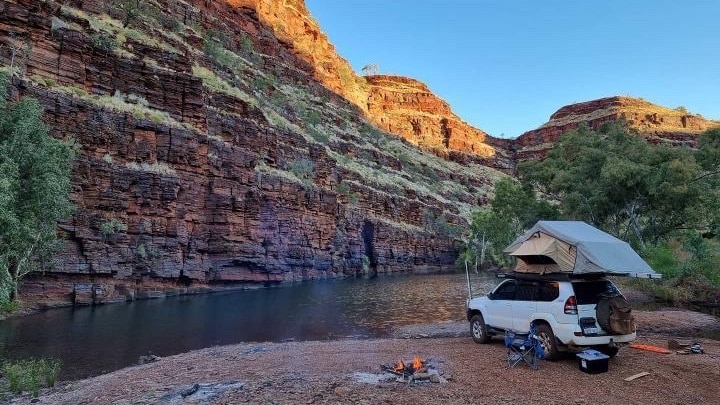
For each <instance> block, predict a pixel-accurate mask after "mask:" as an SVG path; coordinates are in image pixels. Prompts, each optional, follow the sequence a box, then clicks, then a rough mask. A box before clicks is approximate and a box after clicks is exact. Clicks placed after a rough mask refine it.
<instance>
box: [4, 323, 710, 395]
mask: <svg viewBox="0 0 720 405" xmlns="http://www.w3.org/2000/svg"><path fill="white" fill-rule="evenodd" d="M638 315H639V318H640V319H641V320H642V324H641V325H643V326H642V328H641V331H640V332H639V338H638V342H642V343H651V344H656V345H658V346H665V344H666V342H667V339H668V338H669V337H679V336H676V335H673V334H669V333H662V334H657V333H649V332H643V331H646V330H648V328H651V329H652V328H654V329H660V330H662V327H663V325H665V326H667V325H668V324H669V321H668V320H669V319H671V318H673V322H672V324H674V326H675V327H680V329H679V330H682V328H683V327H689V325H690V324H691V323H692V324H695V325H697V323H698V322H700V323H708V325H713V324H715V325H717V324H718V320H717V318H713V317H710V316H707V315H702V314H697V313H689V312H686V311H664V312H663V311H660V312H653V313H642V312H640V311H638ZM677 322H682V323H683V324H677ZM463 327H466V325H465V324H464V323H458V324H443V325H439V326H438V325H435V326H431V325H427V326H424V327H415V328H414V329H413V330H406V331H400V333H399V335H405V336H420V335H427V336H428V337H426V338H415V337H411V338H395V339H380V340H346V341H326V342H290V343H261V344H240V345H232V346H224V347H215V348H209V349H203V350H199V351H195V352H190V353H185V354H180V355H177V356H172V357H167V358H163V359H161V360H159V361H157V362H155V363H151V364H146V365H142V366H136V367H131V368H127V369H123V370H119V371H116V372H113V373H110V374H106V375H102V376H99V377H95V378H91V379H88V380H83V381H79V382H73V383H69V384H60V387H58V388H56V389H53V390H48V391H45V392H44V393H43V395H42V396H41V398H40V401H39V403H41V404H111V403H115V404H154V403H160V404H163V403H182V404H185V403H217V404H233V403H253V404H309V403H315V404H336V403H358V404H381V403H388V404H390V403H392V404H417V403H430V404H432V403H452V404H466V403H475V404H484V403H488V404H491V403H493V404H494V403H509V402H514V403H533V402H535V401H538V400H542V402H543V403H547V404H594V403H598V404H600V403H604V404H608V403H611V404H619V403H627V404H649V403H653V404H678V403H682V404H708V403H718V401H719V400H720V385H718V384H717V381H718V379H720V341H716V340H707V339H705V340H700V342H701V343H702V344H703V346H704V348H705V351H706V354H704V355H676V354H670V355H663V354H655V353H651V352H645V351H638V350H635V349H630V348H624V349H623V350H621V352H620V355H619V356H618V357H617V358H615V359H611V360H610V365H609V372H607V373H604V374H597V375H588V374H585V373H582V372H580V371H579V370H578V367H577V364H576V362H575V360H574V359H573V358H571V357H569V358H567V359H565V360H561V361H558V362H554V363H551V362H546V361H543V362H541V364H540V369H539V370H537V371H533V370H531V369H529V368H527V367H521V368H515V369H508V368H507V367H506V365H505V348H504V346H503V345H502V343H501V342H500V341H499V340H498V341H495V342H493V343H491V344H488V345H477V344H475V343H473V342H472V340H471V339H470V338H469V337H467V336H463V337H434V336H433V335H434V333H433V331H437V332H438V334H439V335H443V336H449V335H452V334H453V333H465V332H462V328H463ZM665 332H668V331H665ZM414 355H419V356H421V357H423V358H428V357H432V358H435V359H438V360H439V361H441V362H442V363H441V368H442V369H443V371H445V372H446V373H448V374H450V376H451V377H452V378H451V380H450V381H449V382H448V383H445V384H432V383H426V384H422V385H408V384H401V383H396V382H379V383H378V382H372V380H373V376H372V375H373V374H379V373H380V368H379V365H380V364H381V363H392V362H395V361H397V360H398V359H400V358H411V357H412V356H414ZM642 371H647V372H650V373H651V374H650V375H649V376H646V377H643V378H640V379H637V380H635V381H632V382H625V381H623V379H624V378H625V377H628V376H630V375H633V374H636V373H639V372H642ZM368 381H370V382H368ZM194 384H208V385H200V386H199V387H196V388H199V389H196V390H193V389H191V387H192V386H193V385H194ZM213 384H215V385H213ZM218 384H219V385H218ZM183 394H185V395H187V396H186V397H185V398H183ZM13 402H14V403H29V402H30V401H29V398H17V399H16V400H14V401H13Z"/></svg>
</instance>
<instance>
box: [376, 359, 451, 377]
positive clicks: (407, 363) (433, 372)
mask: <svg viewBox="0 0 720 405" xmlns="http://www.w3.org/2000/svg"><path fill="white" fill-rule="evenodd" d="M380 368H381V369H382V371H384V372H386V373H390V374H392V375H395V376H396V377H397V378H396V381H397V382H406V383H422V382H435V383H439V382H447V379H445V378H443V376H442V375H441V373H440V370H439V368H438V367H437V365H436V364H435V362H433V361H426V360H422V359H421V358H420V357H418V356H415V357H414V358H413V359H412V360H400V361H398V362H397V363H395V364H393V365H388V364H383V365H381V366H380Z"/></svg>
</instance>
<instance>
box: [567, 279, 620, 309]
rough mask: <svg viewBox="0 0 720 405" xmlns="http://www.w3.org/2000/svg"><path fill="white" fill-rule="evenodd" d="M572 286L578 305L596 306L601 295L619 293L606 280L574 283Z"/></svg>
mask: <svg viewBox="0 0 720 405" xmlns="http://www.w3.org/2000/svg"><path fill="white" fill-rule="evenodd" d="M572 286H573V290H575V298H576V299H577V304H578V305H589V304H597V303H598V301H600V295H602V294H608V293H610V294H619V293H620V292H619V291H618V290H617V288H615V286H614V285H613V283H611V282H610V281H608V280H595V281H574V282H573V283H572Z"/></svg>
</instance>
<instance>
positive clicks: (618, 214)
mask: <svg viewBox="0 0 720 405" xmlns="http://www.w3.org/2000/svg"><path fill="white" fill-rule="evenodd" d="M518 171H519V177H520V182H521V184H516V185H511V183H502V182H501V183H498V187H497V190H496V196H495V198H494V199H493V200H492V204H491V208H490V210H486V211H481V212H479V213H476V214H475V217H474V218H473V224H472V228H471V243H469V244H468V249H467V251H466V254H465V257H466V258H473V257H474V255H476V254H477V251H478V250H481V249H479V247H480V248H481V247H482V246H485V248H486V250H485V251H486V253H487V254H488V256H487V257H488V259H489V260H490V261H493V262H495V263H498V264H503V265H508V264H509V263H508V261H507V260H508V259H507V258H505V256H504V255H502V252H501V250H499V249H502V248H504V247H505V246H506V245H507V244H509V243H510V242H511V239H512V237H515V236H517V235H518V234H520V233H521V232H523V231H525V230H526V229H528V228H529V227H530V226H532V225H533V223H534V222H535V221H536V220H538V219H553V218H555V217H559V218H565V219H576V220H583V221H586V222H588V223H590V224H592V225H593V226H596V227H598V228H600V229H603V230H604V231H606V232H608V233H611V234H613V235H615V236H617V237H619V238H620V239H623V240H627V241H628V242H630V243H631V244H632V245H633V246H634V247H635V248H636V249H637V250H638V251H639V252H640V253H641V255H642V256H643V257H644V258H645V259H646V260H647V261H648V262H649V263H650V264H651V266H653V268H654V269H655V270H657V271H658V272H660V273H662V274H663V275H664V276H665V280H664V281H663V282H662V283H654V284H649V283H647V282H640V283H638V285H640V286H643V287H646V288H647V289H649V290H650V291H651V292H652V293H653V294H656V295H658V296H660V297H662V298H665V299H671V300H674V301H687V300H691V297H695V298H692V299H700V300H703V299H717V298H718V296H719V295H720V294H718V287H720V270H719V269H718V268H717V263H719V262H720V240H719V237H720V129H715V130H711V131H707V132H706V133H704V134H702V135H701V136H700V138H699V142H698V149H697V150H691V149H688V148H673V147H669V146H665V145H653V144H650V143H648V142H647V141H645V140H644V139H642V138H641V137H638V136H636V135H634V134H632V133H631V131H630V130H629V129H628V128H627V127H626V126H625V125H623V124H606V125H604V126H602V127H601V128H600V129H599V130H598V131H591V130H589V129H587V128H579V129H578V130H576V131H573V132H570V133H568V134H566V135H565V136H563V137H562V138H561V139H560V141H559V142H558V143H557V144H556V145H555V146H554V147H553V149H552V150H551V151H550V153H549V154H548V156H547V158H546V159H545V160H543V161H530V162H525V163H522V164H521V165H520V166H519V168H518ZM536 191H537V192H538V193H539V195H540V196H542V198H543V200H537V199H536V197H535V192H536ZM544 201H550V202H553V204H549V203H547V202H544ZM483 235H484V236H485V238H484V239H483ZM478 241H480V242H478ZM482 241H485V244H483V242H482Z"/></svg>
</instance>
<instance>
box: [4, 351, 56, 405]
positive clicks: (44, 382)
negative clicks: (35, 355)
mask: <svg viewBox="0 0 720 405" xmlns="http://www.w3.org/2000/svg"><path fill="white" fill-rule="evenodd" d="M59 372H60V360H56V359H29V360H17V361H6V362H5V363H4V364H3V365H2V374H3V376H4V377H5V379H6V380H7V386H6V387H5V388H6V390H7V391H10V392H12V393H14V394H21V393H23V392H26V391H27V392H30V394H31V395H32V396H33V398H37V397H38V395H39V394H40V388H42V387H54V386H55V382H56V381H57V376H58V373H59Z"/></svg>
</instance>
